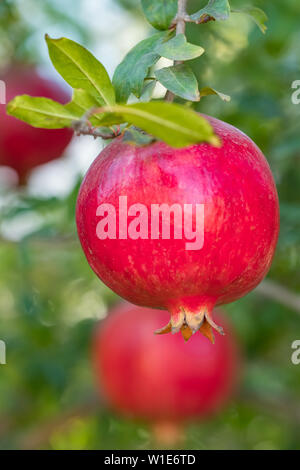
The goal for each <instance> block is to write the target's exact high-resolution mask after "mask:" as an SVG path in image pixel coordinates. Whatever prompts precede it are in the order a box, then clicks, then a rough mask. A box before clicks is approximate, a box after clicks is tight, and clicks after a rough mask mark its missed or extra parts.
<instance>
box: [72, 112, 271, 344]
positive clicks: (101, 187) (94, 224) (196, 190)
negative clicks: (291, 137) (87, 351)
mask: <svg viewBox="0 0 300 470" xmlns="http://www.w3.org/2000/svg"><path fill="white" fill-rule="evenodd" d="M206 118H207V119H208V121H209V122H210V123H211V125H212V126H213V128H214V130H215V132H216V134H217V135H218V136H219V137H220V139H221V142H222V145H221V147H219V148H216V147H213V146H211V145H210V144H207V143H200V144H197V145H191V146H189V147H186V148H180V149H178V148H171V147H170V146H168V145H166V144H165V143H163V142H155V143H152V144H151V145H148V146H146V147H137V146H133V145H129V144H128V143H126V142H123V140H122V137H119V138H117V139H116V140H115V141H113V142H112V143H111V144H110V145H108V146H107V147H106V148H105V149H104V150H103V151H102V152H101V154H100V155H99V156H98V157H97V158H96V160H95V161H94V162H93V163H92V165H91V167H90V169H89V170H88V172H87V174H86V176H85V178H84V181H83V183H82V185H81V189H80V192H79V196H78V201H77V210H76V212H77V227H78V234H79V239H80V241H81V244H82V247H83V250H84V253H85V255H86V257H87V260H88V262H89V264H90V266H91V267H92V269H93V270H94V272H95V273H96V274H97V275H98V276H99V278H100V279H101V280H102V281H103V282H104V283H105V284H106V285H107V286H109V287H110V288H111V289H112V290H113V291H115V292H116V293H117V294H118V295H120V296H121V297H123V298H124V299H126V300H128V301H129V302H132V303H135V304H137V305H140V306H146V307H154V308H162V309H166V310H169V312H170V313H171V320H170V321H169V323H168V324H167V326H165V327H164V328H162V329H160V330H158V331H157V332H158V333H166V332H170V331H173V332H177V331H180V330H181V332H182V334H183V336H184V338H185V339H188V338H189V337H190V336H191V335H192V334H193V333H194V332H196V331H197V330H200V331H201V332H202V333H204V334H205V335H206V336H208V337H209V338H210V339H211V340H212V341H213V332H212V328H214V329H216V330H217V331H219V332H220V333H222V328H221V327H218V326H217V325H216V323H215V322H214V320H213V318H212V310H213V307H214V306H215V305H221V304H226V303H228V302H232V301H234V300H236V299H238V298H240V297H242V296H244V295H245V294H247V293H248V292H249V291H251V290H252V289H253V288H254V287H256V286H257V284H259V282H260V281H261V280H262V279H263V278H264V276H265V275H266V273H267V272H268V270H269V268H270V265H271V262H272V258H273V254H274V251H275V246H276V242H277V238H278V230H279V208H278V196H277V192H276V187H275V184H274V180H273V177H272V173H271V171H270V168H269V165H268V163H267V161H266V159H265V157H264V155H263V154H262V152H261V151H260V150H259V148H258V147H257V146H256V145H255V144H254V143H253V141H252V140H251V139H250V138H249V137H247V136H246V135H245V134H244V133H242V132H241V131H240V130H238V129H236V128H234V127H233V126H231V125H229V124H227V123H224V122H221V121H219V120H217V119H215V118H212V117H208V116H206ZM125 199H126V201H125ZM195 206H196V210H195ZM197 206H199V207H200V209H201V208H202V210H203V211H204V217H203V220H204V225H203V237H204V238H203V240H202V242H203V243H202V245H201V240H200V241H199V240H198V241H199V244H198V246H196V245H195V246H194V245H193V244H192V247H190V246H189V247H188V249H187V239H186V238H185V237H183V236H182V237H181V238H180V236H179V235H180V234H179V235H178V228H181V227H179V226H180V223H179V222H178V220H179V219H178V217H177V214H175V212H176V211H175V209H174V207H175V208H176V210H177V211H178V207H179V209H182V210H183V212H184V215H187V221H189V222H190V224H192V226H193V227H195V226H196V227H197ZM153 207H154V208H155V210H157V207H159V208H162V207H163V208H164V209H165V208H169V217H168V213H167V211H166V210H165V212H164V213H163V211H161V213H162V214H163V217H162V218H161V219H160V225H159V228H158V229H157V226H156V230H154V231H152V228H153V217H152V218H151V217H149V214H151V215H152V213H153V211H152V209H153ZM172 207H173V209H174V211H173V212H171V209H172ZM186 207H188V208H189V209H188V211H185V209H186ZM191 207H192V210H191ZM170 208H171V209H170ZM113 210H115V214H114V213H113ZM200 212H201V211H200ZM105 214H107V215H105ZM104 215H105V217H104ZM156 215H157V213H156ZM175 215H176V218H175ZM200 215H201V214H200ZM101 216H103V217H102V218H101ZM147 216H148V217H147ZM126 217H127V218H126ZM191 220H192V222H191ZM199 220H201V218H200V219H199ZM114 222H115V226H116V227H114V226H113V225H114ZM156 222H157V220H156ZM165 222H170V236H169V237H168V234H167V235H166V236H165V237H164V236H163V229H162V225H163V224H164V223H165ZM180 222H181V220H180ZM127 225H128V227H127ZM200 225H201V224H200ZM103 232H104V233H103ZM175 233H176V236H175ZM194 233H196V235H195V237H197V233H198V232H197V230H196V231H195V232H194ZM199 233H200V231H199ZM200 238H201V237H200ZM189 240H190V237H189ZM191 248H192V249H191ZM118 331H119V329H118Z"/></svg>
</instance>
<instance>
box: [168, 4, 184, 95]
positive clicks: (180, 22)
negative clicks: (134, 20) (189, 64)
mask: <svg viewBox="0 0 300 470" xmlns="http://www.w3.org/2000/svg"><path fill="white" fill-rule="evenodd" d="M186 6H187V0H178V10H177V15H176V18H175V20H174V23H175V24H176V36H177V35H178V34H184V33H185V23H186V21H187V18H188V15H187V12H186ZM179 64H182V61H179V60H178V61H175V62H174V65H179ZM174 98H175V95H174V93H172V92H171V91H170V90H168V91H167V93H166V96H165V101H168V102H169V103H171V102H172V101H173V100H174Z"/></svg>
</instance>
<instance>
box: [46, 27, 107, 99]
mask: <svg viewBox="0 0 300 470" xmlns="http://www.w3.org/2000/svg"><path fill="white" fill-rule="evenodd" d="M45 37H46V42H47V45H48V50H49V55H50V58H51V60H52V63H53V65H54V67H55V68H56V70H57V71H58V72H59V73H60V75H61V76H62V77H63V78H64V79H65V80H66V82H67V83H69V85H71V87H73V88H80V89H83V90H85V91H87V92H88V93H90V94H91V95H93V96H95V97H96V98H97V101H98V103H99V104H100V105H102V104H108V105H111V104H114V103H115V92H114V88H113V86H112V83H111V81H110V78H109V76H108V73H107V72H106V70H105V68H104V67H103V65H102V64H101V63H100V62H99V61H98V60H97V59H96V58H95V57H94V56H93V54H91V53H90V52H89V51H88V50H87V49H85V48H84V47H83V46H81V45H80V44H77V43H76V42H74V41H71V40H70V39H66V38H60V39H51V38H50V37H49V36H48V35H46V36H45Z"/></svg>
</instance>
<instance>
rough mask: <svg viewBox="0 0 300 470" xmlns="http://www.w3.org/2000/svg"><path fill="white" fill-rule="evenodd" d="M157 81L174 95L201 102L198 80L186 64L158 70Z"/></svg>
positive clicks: (156, 73)
mask: <svg viewBox="0 0 300 470" xmlns="http://www.w3.org/2000/svg"><path fill="white" fill-rule="evenodd" d="M155 76H156V78H157V80H158V81H159V82H160V83H161V84H162V85H163V86H164V87H166V88H167V89H168V90H170V91H171V92H172V93H174V95H177V96H180V98H183V99H185V100H188V101H199V100H200V95H199V90H198V83H197V79H196V77H195V75H194V72H193V71H192V69H191V68H190V67H189V66H188V65H186V64H179V65H174V66H172V67H165V68H163V69H160V70H156V72H155Z"/></svg>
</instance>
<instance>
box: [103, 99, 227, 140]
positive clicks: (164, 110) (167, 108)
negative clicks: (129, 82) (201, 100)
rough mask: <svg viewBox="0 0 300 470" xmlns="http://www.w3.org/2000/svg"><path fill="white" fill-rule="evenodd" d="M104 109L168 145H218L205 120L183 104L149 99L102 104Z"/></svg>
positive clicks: (211, 129) (216, 138)
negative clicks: (203, 143) (206, 143)
mask: <svg viewBox="0 0 300 470" xmlns="http://www.w3.org/2000/svg"><path fill="white" fill-rule="evenodd" d="M102 110H103V111H104V112H111V113H114V114H115V116H116V117H117V118H118V117H120V116H122V117H123V119H124V121H126V122H128V123H129V124H132V125H133V126H136V127H139V128H140V129H142V130H144V131H145V132H147V133H149V134H151V135H153V136H154V137H156V138H158V139H161V140H163V141H164V142H166V143H167V144H169V145H171V146H172V147H185V146H187V145H191V144H195V143H198V142H203V141H205V142H209V143H210V144H212V145H216V146H218V145H220V140H219V138H218V137H217V136H216V135H215V134H214V131H213V128H212V127H211V125H210V124H209V122H208V121H207V120H206V119H205V118H204V117H202V116H200V115H199V114H198V113H196V112H195V111H192V110H191V109H189V108H187V107H186V106H183V105H179V104H175V103H167V102H164V101H152V102H150V103H135V104H129V105H114V106H105V107H103V109H102Z"/></svg>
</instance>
